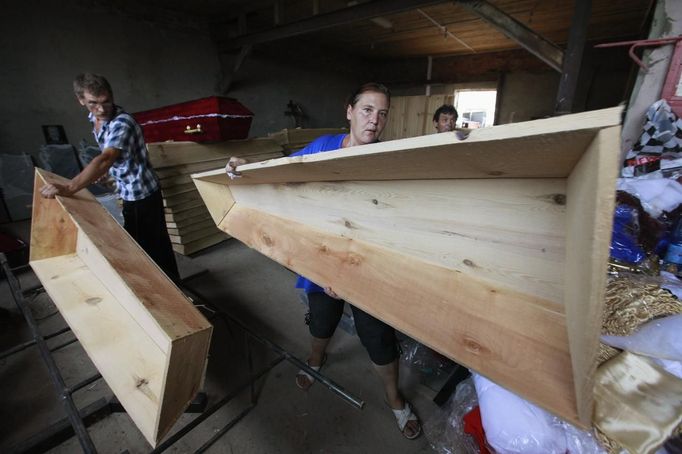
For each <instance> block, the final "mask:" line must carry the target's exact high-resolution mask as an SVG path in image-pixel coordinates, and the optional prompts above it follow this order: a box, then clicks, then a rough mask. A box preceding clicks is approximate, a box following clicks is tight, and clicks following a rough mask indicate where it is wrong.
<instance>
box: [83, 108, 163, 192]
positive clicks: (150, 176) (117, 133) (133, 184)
mask: <svg viewBox="0 0 682 454" xmlns="http://www.w3.org/2000/svg"><path fill="white" fill-rule="evenodd" d="M89 119H90V121H91V122H93V123H94V122H95V118H94V116H93V115H92V114H90V115H89ZM93 133H94V135H95V139H96V140H97V144H98V145H99V148H100V150H104V149H106V148H110V147H111V148H116V149H118V150H120V155H119V157H118V159H116V161H115V162H114V164H113V165H112V166H111V168H110V169H109V174H110V175H111V176H112V177H113V178H114V179H115V180H116V184H117V188H118V193H119V195H120V197H121V198H122V199H123V200H127V201H135V200H142V199H145V198H147V197H149V196H150V195H151V194H153V193H154V192H155V191H157V190H158V189H159V180H158V178H157V176H156V174H155V173H154V169H153V168H152V165H151V163H150V162H149V159H148V157H147V147H146V145H145V143H144V136H143V135H142V128H140V125H138V124H137V122H136V121H135V120H134V119H133V117H131V116H130V115H129V114H128V113H126V112H124V111H123V109H122V108H121V107H120V106H115V111H114V117H113V118H112V119H111V120H109V121H108V122H106V123H104V124H103V125H102V128H101V129H100V131H99V134H98V133H97V131H95V130H94V129H93Z"/></svg>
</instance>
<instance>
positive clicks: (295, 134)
mask: <svg viewBox="0 0 682 454" xmlns="http://www.w3.org/2000/svg"><path fill="white" fill-rule="evenodd" d="M344 133H345V134H347V133H348V129H345V128H326V129H322V128H317V129H300V128H296V129H282V130H281V131H277V132H271V133H270V134H268V138H269V139H272V140H274V141H275V142H277V143H278V144H280V145H281V146H282V148H283V150H284V154H285V155H287V156H289V155H290V154H291V153H294V152H296V151H298V150H300V149H301V148H303V147H305V146H306V145H308V144H309V143H310V142H312V141H313V140H315V139H316V138H318V137H320V136H323V135H326V134H344Z"/></svg>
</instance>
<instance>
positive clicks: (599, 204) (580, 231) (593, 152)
mask: <svg viewBox="0 0 682 454" xmlns="http://www.w3.org/2000/svg"><path fill="white" fill-rule="evenodd" d="M619 147H620V128H619V127H614V128H608V129H604V130H602V131H600V132H599V133H598V134H597V136H596V137H595V139H594V140H593V141H592V143H591V144H590V146H589V147H588V149H587V150H586V152H585V154H584V155H583V157H582V158H581V160H580V162H578V165H577V166H576V167H575V169H574V170H573V173H572V174H571V175H570V176H569V178H568V191H567V193H568V199H567V200H568V205H567V211H568V223H567V226H566V228H567V238H566V278H565V287H564V289H565V290H564V300H565V306H566V312H567V315H568V320H569V323H568V332H569V338H570V341H571V353H572V355H571V357H572V360H573V370H574V374H575V376H576V393H577V396H578V413H579V415H580V419H581V421H585V422H587V421H590V420H591V417H592V398H591V396H592V389H593V388H594V377H595V373H596V369H597V365H598V361H597V356H598V353H599V335H600V331H601V321H602V314H603V310H604V308H603V306H604V291H605V288H606V273H605V272H604V270H605V269H606V267H607V263H608V258H609V246H610V243H611V231H612V218H613V210H614V205H615V200H614V197H613V192H614V188H615V187H616V178H617V176H618V170H617V167H616V166H614V165H613V164H614V162H613V161H614V159H613V151H614V150H615V149H619Z"/></svg>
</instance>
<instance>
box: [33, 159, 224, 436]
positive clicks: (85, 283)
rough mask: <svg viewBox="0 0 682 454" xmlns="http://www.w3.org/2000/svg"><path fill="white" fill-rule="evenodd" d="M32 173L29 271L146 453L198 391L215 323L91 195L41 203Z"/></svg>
mask: <svg viewBox="0 0 682 454" xmlns="http://www.w3.org/2000/svg"><path fill="white" fill-rule="evenodd" d="M66 182H68V180H66V179H65V178H62V177H59V176H57V175H54V174H51V173H49V172H46V171H44V170H41V169H36V176H35V183H34V184H35V187H34V193H33V218H32V224H31V259H30V263H31V267H32V268H33V270H34V271H35V273H36V276H38V278H39V279H40V282H41V283H42V284H43V286H44V287H45V290H46V291H47V293H48V294H49V295H50V298H52V301H54V303H55V305H56V306H57V307H58V308H59V312H60V313H61V315H62V316H63V317H64V320H66V322H67V323H68V324H69V326H70V327H71V330H72V331H73V333H74V334H75V335H76V336H77V337H78V340H79V341H80V343H81V345H82V347H83V348H84V349H85V351H86V352H87V354H88V356H89V357H90V359H91V360H92V362H93V363H94V364H95V366H96V367H97V370H99V372H100V373H101V374H102V377H103V378H104V380H106V382H107V384H108V385H109V387H110V388H111V390H112V391H113V392H114V394H115V395H116V397H117V398H118V400H119V401H120V402H121V404H122V405H123V407H124V408H125V410H126V412H127V413H128V415H130V417H131V418H132V420H133V421H134V423H135V424H136V425H137V427H138V428H139V429H140V431H141V432H142V434H143V435H144V437H145V438H146V439H147V441H149V443H150V444H151V445H152V446H156V444H157V443H158V442H159V441H160V440H161V439H162V438H163V437H164V435H165V434H167V433H168V431H169V430H170V429H171V427H172V426H173V424H174V423H175V421H177V419H178V418H179V417H180V416H181V415H182V413H183V412H184V410H185V408H187V405H188V404H189V403H190V402H191V401H192V399H193V398H194V396H195V395H196V393H197V392H198V391H199V389H200V388H201V386H202V384H203V379H204V373H205V370H206V363H207V359H208V348H209V344H210V340H211V333H212V330H213V328H212V326H211V325H210V324H209V323H208V321H206V319H205V318H204V317H203V316H202V315H201V313H199V311H198V310H197V309H196V308H195V307H194V306H193V305H192V303H191V301H189V300H188V299H187V298H186V297H185V296H184V295H183V294H182V292H181V291H180V290H179V289H178V288H177V287H176V286H175V285H174V284H173V282H171V281H170V279H168V277H166V275H165V274H163V272H162V271H161V270H160V269H159V267H158V266H156V264H155V263H154V262H153V261H152V260H151V259H150V258H149V256H147V254H145V253H144V251H143V250H142V249H141V248H140V246H138V245H137V243H136V242H135V241H134V240H133V239H132V238H131V237H130V236H129V235H128V234H127V233H126V232H125V231H124V230H123V228H122V227H121V226H120V225H119V224H118V223H117V222H116V221H115V220H114V218H113V217H111V216H110V215H109V213H108V212H107V211H106V209H105V208H104V207H103V206H102V205H101V204H100V203H99V202H98V201H97V199H95V197H93V196H92V194H90V193H89V192H88V191H87V190H85V189H83V190H81V191H79V192H77V193H76V194H74V195H73V196H72V197H59V196H58V197H57V198H56V199H45V198H43V197H41V196H40V191H39V189H40V188H41V187H42V186H43V185H45V184H46V183H61V184H65V183H66Z"/></svg>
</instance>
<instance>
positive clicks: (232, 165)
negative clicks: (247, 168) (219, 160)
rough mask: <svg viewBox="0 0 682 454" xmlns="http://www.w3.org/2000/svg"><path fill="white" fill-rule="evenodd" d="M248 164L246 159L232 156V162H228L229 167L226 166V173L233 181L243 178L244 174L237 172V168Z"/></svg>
mask: <svg viewBox="0 0 682 454" xmlns="http://www.w3.org/2000/svg"><path fill="white" fill-rule="evenodd" d="M246 163H247V161H246V159H242V158H238V157H236V156H232V157H231V158H230V160H229V161H227V165H226V166H225V173H227V176H228V177H230V179H231V180H233V179H235V178H239V177H241V176H242V173H241V172H237V167H239V166H242V165H244V164H246Z"/></svg>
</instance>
